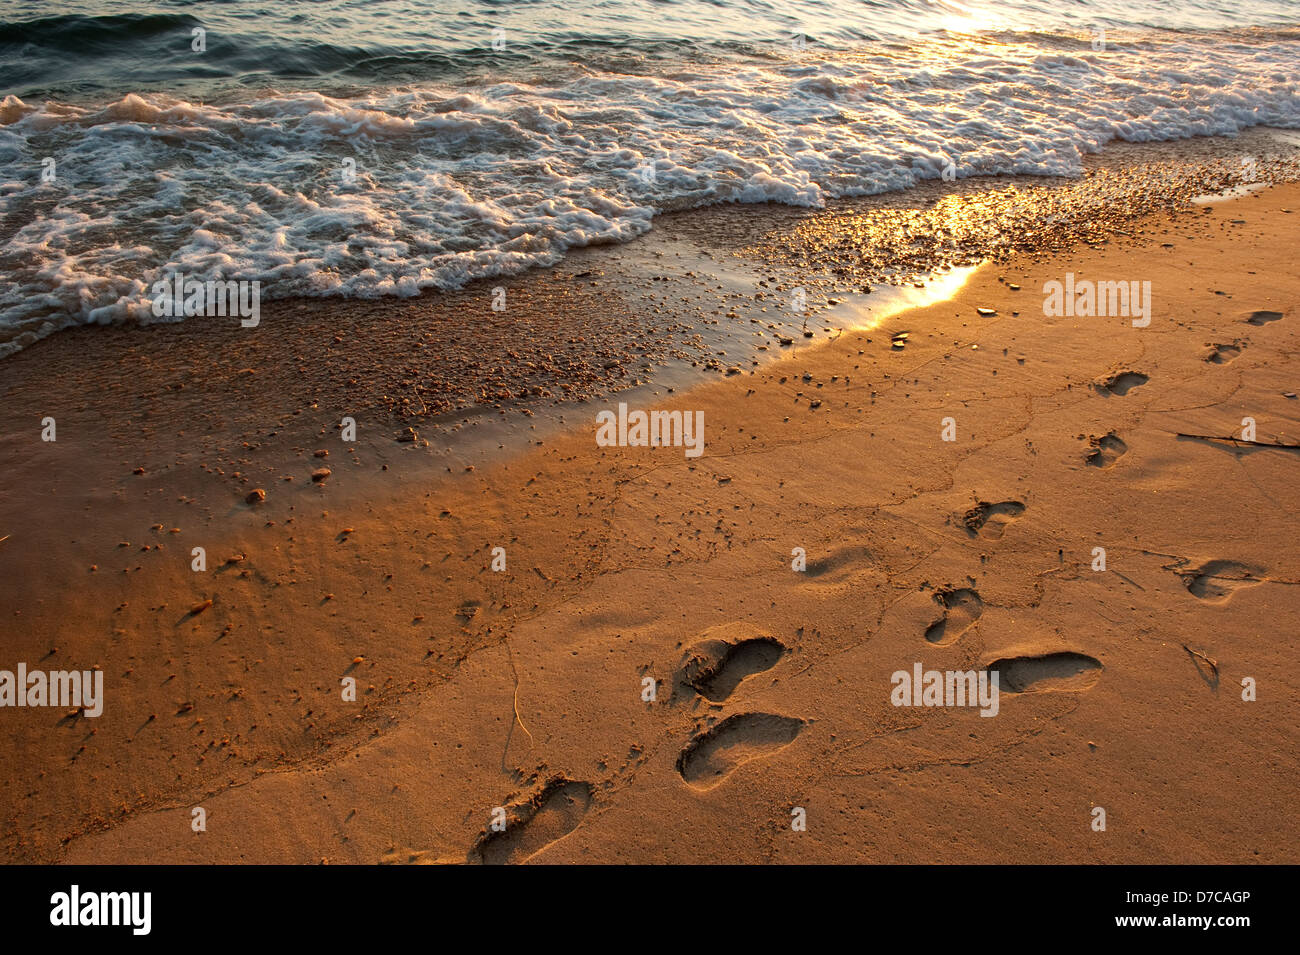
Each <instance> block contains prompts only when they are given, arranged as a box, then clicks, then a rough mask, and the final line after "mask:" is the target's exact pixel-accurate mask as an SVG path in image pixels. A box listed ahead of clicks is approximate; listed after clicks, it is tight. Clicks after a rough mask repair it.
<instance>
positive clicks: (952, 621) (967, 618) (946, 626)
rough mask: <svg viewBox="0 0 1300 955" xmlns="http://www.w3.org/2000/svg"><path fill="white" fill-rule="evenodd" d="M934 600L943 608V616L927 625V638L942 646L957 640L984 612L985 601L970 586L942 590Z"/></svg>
mask: <svg viewBox="0 0 1300 955" xmlns="http://www.w3.org/2000/svg"><path fill="white" fill-rule="evenodd" d="M934 601H935V603H937V604H938V605H939V606H940V607H942V608H943V616H942V617H940V618H939V619H938V620H936V621H935V622H934V623H932V624H930V626H928V627H926V629H925V639H927V640H929V641H930V642H931V643H934V644H937V645H938V646H941V647H946V646H947V645H948V644H950V643H953V642H955V641H956V640H957V639H958V638H959V637H961V635H962V634H963V633H965V632H966V631H967V630H969V629H970V628H971V626H972V625H974V623H975V621H976V620H978V619H979V618H980V614H982V613H983V612H984V601H983V600H981V599H980V595H979V593H978V592H977V591H974V590H971V589H970V588H969V587H962V588H961V589H959V590H941V591H939V592H938V593H937V594H935V595H934Z"/></svg>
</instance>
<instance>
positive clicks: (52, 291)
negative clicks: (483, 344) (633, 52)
mask: <svg viewBox="0 0 1300 955" xmlns="http://www.w3.org/2000/svg"><path fill="white" fill-rule="evenodd" d="M1297 46H1298V43H1297V40H1296V39H1293V38H1290V37H1289V36H1287V35H1285V34H1277V33H1270V34H1262V35H1260V36H1258V37H1255V38H1254V39H1252V40H1250V42H1240V41H1239V39H1234V38H1233V37H1231V36H1229V35H1220V34H1159V35H1151V36H1147V37H1144V38H1141V39H1137V38H1130V39H1129V40H1128V41H1127V42H1120V41H1117V40H1116V39H1115V38H1111V40H1110V42H1109V43H1108V47H1107V49H1106V50H1105V51H1103V52H1094V51H1093V50H1092V49H1091V48H1090V47H1089V44H1088V39H1087V37H1074V38H1063V37H1043V36H1040V35H1034V36H1028V35H1019V36H1014V35H1010V34H1000V35H997V36H995V37H992V36H986V37H983V38H977V37H956V36H949V37H947V38H939V39H934V40H932V41H930V42H926V43H924V44H914V45H912V46H907V47H905V46H902V45H899V46H891V47H878V48H877V49H876V50H875V51H874V52H870V51H840V52H839V53H836V54H834V55H830V54H827V53H826V52H825V51H824V50H823V51H820V52H814V51H813V50H809V51H808V52H806V53H803V54H800V55H792V56H788V57H757V58H750V59H748V60H746V61H742V62H737V63H731V64H728V65H726V66H725V67H724V66H720V65H714V66H704V65H694V66H690V67H689V68H688V67H686V66H683V67H682V68H681V69H680V70H679V71H677V72H673V73H668V74H667V75H658V76H643V75H626V74H615V73H608V72H596V71H593V70H589V69H581V68H575V69H572V70H571V71H570V72H569V73H568V74H566V75H562V76H561V75H557V76H556V77H555V78H554V79H553V80H552V81H551V82H549V83H542V84H526V83H522V82H505V81H503V82H497V83H495V84H491V85H481V86H477V87H473V88H468V89H467V88H453V87H450V86H446V87H432V86H422V87H419V88H410V89H400V90H393V91H380V92H375V93H372V94H369V95H364V96H359V97H356V98H351V99H341V98H333V97H330V96H326V95H323V94H321V93H309V92H285V93H266V94H263V95H261V96H259V97H257V98H248V99H244V100H242V101H225V102H221V103H219V104H211V103H191V102H185V101H180V100H174V99H170V98H167V97H163V96H157V95H149V96H136V95H130V96H126V97H123V98H121V99H119V100H117V101H115V102H111V103H106V104H101V105H97V106H70V105H66V104H59V103H44V104H30V103H24V102H21V101H19V100H18V99H16V98H15V97H12V96H11V97H8V98H6V99H5V100H4V101H3V102H0V211H2V213H3V218H2V219H0V223H2V225H0V274H4V275H5V277H6V279H7V282H6V284H5V287H4V289H3V291H0V356H3V355H5V354H9V353H11V352H13V351H15V350H17V349H18V348H20V347H22V346H24V345H26V344H29V343H30V342H32V341H34V340H36V339H37V338H39V337H41V336H43V335H45V334H48V333H49V332H51V331H53V330H55V329H57V328H59V327H63V326H66V325H68V324H73V323H87V322H116V321H128V320H129V321H139V322H150V321H155V320H157V319H156V318H155V317H154V315H153V314H152V311H151V310H150V309H149V307H148V306H149V294H148V289H149V288H150V287H151V286H152V285H153V283H154V282H156V281H157V280H158V278H159V277H160V276H161V275H163V274H165V273H168V272H178V273H185V274H187V275H193V276H195V277H197V278H199V279H201V280H206V279H213V280H224V279H242V280H258V281H260V282H261V283H262V288H263V290H264V294H265V295H266V296H267V297H280V296H285V295H292V294H309V295H343V296H350V297H371V296H380V295H403V296H410V295H415V294H418V293H419V292H420V291H421V290H423V289H429V288H442V289H446V288H453V287H458V286H460V285H463V284H464V283H466V282H468V281H471V280H473V279H477V278H483V277H490V276H499V275H509V274H514V273H518V272H520V271H522V270H523V269H526V268H528V267H530V266H535V265H539V264H547V263H553V262H555V261H557V260H558V259H560V258H561V257H562V256H563V255H564V253H565V252H566V250H568V249H570V248H573V247H576V246H582V245H587V244H590V243H596V242H621V241H626V240H628V239H631V238H633V237H635V236H637V235H640V234H642V233H644V232H645V231H646V230H647V229H649V228H650V227H651V220H652V218H653V216H654V215H655V213H656V212H658V211H662V210H666V209H676V208H683V207H688V206H697V205H704V204H709V203H716V202H767V201H775V202H782V203H788V204H793V205H803V206H818V205H820V204H822V203H824V202H825V201H826V199H827V198H829V197H834V196H847V195H863V194H876V193H881V192H888V191H895V190H900V189H905V188H908V187H909V186H912V185H914V184H915V183H917V182H918V181H920V180H924V179H933V178H937V177H939V176H940V175H941V174H942V172H943V170H944V167H945V166H946V165H947V164H948V163H949V162H951V163H953V164H954V165H955V168H956V174H957V175H958V176H960V177H967V176H972V175H987V174H1038V175H1064V176H1074V175H1078V174H1079V173H1080V172H1081V170H1082V162H1083V157H1084V155H1085V154H1086V153H1089V152H1095V151H1097V150H1099V149H1100V148H1101V147H1102V146H1103V145H1104V144H1105V143H1106V142H1108V141H1110V140H1113V139H1124V140H1132V141H1150V140H1162V139H1173V138H1181V137H1187V136H1193V135H1210V134H1220V135H1223V134H1227V135H1231V134H1235V133H1236V132H1238V131H1239V130H1241V129H1243V128H1245V127H1248V126H1253V125H1271V126H1281V127H1291V128H1295V127H1297V126H1300V98H1298V97H1297V91H1296V74H1295V64H1296V62H1297V60H1296V53H1297ZM46 157H50V158H52V159H53V160H54V162H55V171H56V178H55V180H54V181H53V182H42V181H41V172H42V160H44V159H45V158H46ZM348 161H350V162H351V163H354V164H355V175H354V177H352V178H349V173H350V171H351V170H349V169H348V168H347V167H348ZM647 170H652V173H651V172H647ZM190 320H191V321H219V320H221V319H210V318H193V319H190Z"/></svg>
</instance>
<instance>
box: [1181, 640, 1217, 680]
mask: <svg viewBox="0 0 1300 955" xmlns="http://www.w3.org/2000/svg"><path fill="white" fill-rule="evenodd" d="M1183 649H1184V650H1186V651H1187V652H1188V654H1189V655H1190V656H1191V658H1192V662H1193V663H1195V662H1196V661H1197V660H1202V661H1204V662H1205V664H1206V665H1207V666H1208V667H1209V668H1210V669H1211V670H1212V671H1213V673H1214V679H1213V680H1210V679H1208V678H1206V679H1205V682H1206V683H1208V684H1209V685H1210V687H1211V688H1214V687H1216V686H1218V685H1219V664H1218V663H1217V662H1215V661H1214V660H1211V659H1210V658H1209V657H1208V656H1206V655H1205V654H1204V653H1202V652H1201V651H1200V650H1193V649H1192V648H1191V647H1189V646H1188V645H1187V644H1185V643H1184V644H1183ZM1200 668H1201V667H1200V664H1199V663H1198V664H1197V666H1196V669H1197V670H1200ZM1201 676H1202V677H1203V678H1205V674H1203V673H1202V674H1201Z"/></svg>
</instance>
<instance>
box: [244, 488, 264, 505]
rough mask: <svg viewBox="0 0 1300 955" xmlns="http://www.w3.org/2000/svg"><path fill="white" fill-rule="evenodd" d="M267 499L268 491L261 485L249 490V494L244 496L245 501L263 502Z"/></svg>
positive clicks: (251, 502)
mask: <svg viewBox="0 0 1300 955" xmlns="http://www.w3.org/2000/svg"><path fill="white" fill-rule="evenodd" d="M265 500H266V492H265V491H264V490H262V489H261V488H260V487H255V488H253V489H252V490H251V491H249V492H248V495H247V496H246V497H245V498H244V503H245V504H261V503H262V502H263V501H265Z"/></svg>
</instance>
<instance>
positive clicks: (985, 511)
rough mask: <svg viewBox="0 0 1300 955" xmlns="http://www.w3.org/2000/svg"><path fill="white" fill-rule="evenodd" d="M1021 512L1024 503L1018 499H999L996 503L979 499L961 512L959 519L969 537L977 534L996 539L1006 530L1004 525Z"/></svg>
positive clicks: (1017, 517) (1023, 510)
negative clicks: (964, 511)
mask: <svg viewBox="0 0 1300 955" xmlns="http://www.w3.org/2000/svg"><path fill="white" fill-rule="evenodd" d="M1023 513H1025V505H1024V504H1022V503H1020V502H1019V501H1000V502H998V503H997V504H990V503H989V502H988V501H980V502H979V503H978V504H976V505H975V506H974V507H972V508H971V509H970V510H969V511H967V512H966V513H965V514H963V515H962V519H961V520H962V523H963V524H964V525H966V533H968V534H970V536H971V537H974V536H975V535H976V534H978V535H979V536H980V537H985V538H988V539H990V540H996V539H997V538H999V537H1001V536H1002V534H1003V533H1004V532H1005V531H1006V526H1007V525H1008V524H1011V523H1013V522H1015V521H1017V520H1019V518H1020V515H1021V514H1023Z"/></svg>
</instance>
